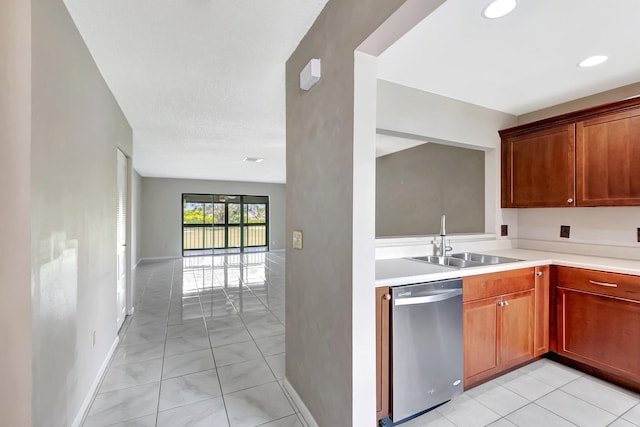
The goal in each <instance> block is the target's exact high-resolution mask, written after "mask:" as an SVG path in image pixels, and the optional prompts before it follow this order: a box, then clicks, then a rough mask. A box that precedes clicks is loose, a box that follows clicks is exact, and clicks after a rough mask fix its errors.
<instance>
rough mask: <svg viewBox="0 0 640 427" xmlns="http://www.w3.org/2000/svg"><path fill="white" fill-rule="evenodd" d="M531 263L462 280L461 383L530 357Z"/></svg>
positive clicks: (532, 325) (532, 312)
mask: <svg viewBox="0 0 640 427" xmlns="http://www.w3.org/2000/svg"><path fill="white" fill-rule="evenodd" d="M534 273H535V270H534V269H533V268H527V269H519V270H512V271H506V272H501V273H494V274H483V275H480V276H470V277H466V278H464V279H463V286H464V291H463V300H464V305H463V317H464V323H463V325H464V326H463V327H464V385H465V388H469V387H471V386H473V385H475V384H477V383H479V382H481V381H483V380H485V379H487V378H489V377H492V376H494V375H497V374H498V373H500V372H502V371H504V370H506V369H509V368H511V367H513V366H515V365H518V364H520V363H524V362H526V361H527V360H530V359H532V358H533V357H534V354H535V352H534V330H535V312H536V305H535V304H536V301H535V291H534V289H535V285H534V277H535V276H534Z"/></svg>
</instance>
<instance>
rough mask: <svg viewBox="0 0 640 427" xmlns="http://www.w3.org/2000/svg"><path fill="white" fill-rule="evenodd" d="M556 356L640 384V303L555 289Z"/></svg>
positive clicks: (580, 291) (583, 292) (577, 291)
mask: <svg viewBox="0 0 640 427" xmlns="http://www.w3.org/2000/svg"><path fill="white" fill-rule="evenodd" d="M557 310H558V343H557V345H558V349H557V351H558V353H559V354H560V355H562V356H566V357H568V358H570V359H573V360H577V361H579V362H582V363H586V364H588V365H590V366H593V367H595V368H599V369H602V370H604V371H605V372H608V373H611V374H614V375H618V376H620V377H622V378H625V379H627V380H631V381H633V382H635V383H640V302H638V301H631V300H625V299H619V298H614V297H609V296H603V295H597V294H593V293H588V292H585V291H582V290H573V289H566V288H560V287H559V288H558V292H557Z"/></svg>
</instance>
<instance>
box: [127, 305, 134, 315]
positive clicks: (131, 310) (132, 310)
mask: <svg viewBox="0 0 640 427" xmlns="http://www.w3.org/2000/svg"><path fill="white" fill-rule="evenodd" d="M135 311H136V308H135V307H131V308H130V309H129V310H127V315H129V316H133V313H134V312H135Z"/></svg>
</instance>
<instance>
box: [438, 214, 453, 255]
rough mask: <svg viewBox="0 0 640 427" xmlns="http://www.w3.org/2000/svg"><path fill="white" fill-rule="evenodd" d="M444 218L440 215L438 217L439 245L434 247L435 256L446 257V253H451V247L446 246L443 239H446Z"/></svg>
mask: <svg viewBox="0 0 640 427" xmlns="http://www.w3.org/2000/svg"><path fill="white" fill-rule="evenodd" d="M446 220H447V218H446V216H445V215H442V216H441V217H440V245H439V246H436V250H435V255H436V256H447V251H452V250H453V248H452V247H451V246H447V243H446V242H445V240H444V238H445V237H447V231H446V226H445V224H446Z"/></svg>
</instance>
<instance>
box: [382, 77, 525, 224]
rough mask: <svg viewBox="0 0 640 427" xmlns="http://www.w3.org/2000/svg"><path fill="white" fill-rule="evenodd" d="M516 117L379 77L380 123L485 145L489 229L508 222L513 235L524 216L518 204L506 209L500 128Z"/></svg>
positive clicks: (453, 141) (438, 138)
mask: <svg viewBox="0 0 640 427" xmlns="http://www.w3.org/2000/svg"><path fill="white" fill-rule="evenodd" d="M516 123H517V118H516V116H513V115H511V114H506V113H502V112H500V111H496V110H490V109H488V108H484V107H479V106H477V105H473V104H469V103H466V102H462V101H458V100H455V99H452V98H447V97H444V96H440V95H436V94H433V93H429V92H424V91H421V90H418V89H414V88H410V87H407V86H402V85H399V84H397V83H391V82H388V81H385V80H378V102H377V127H378V129H384V130H387V131H393V132H398V133H401V134H402V133H404V134H409V135H417V136H420V137H424V138H427V139H429V140H432V141H434V142H442V143H446V144H450V145H457V146H461V147H470V148H476V149H481V150H483V151H485V232H487V233H496V234H499V232H500V225H501V224H507V225H508V226H509V237H515V236H516V235H517V226H518V222H517V213H516V210H514V209H500V136H499V135H498V130H499V129H504V128H507V127H510V126H513V125H515V124H516Z"/></svg>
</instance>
